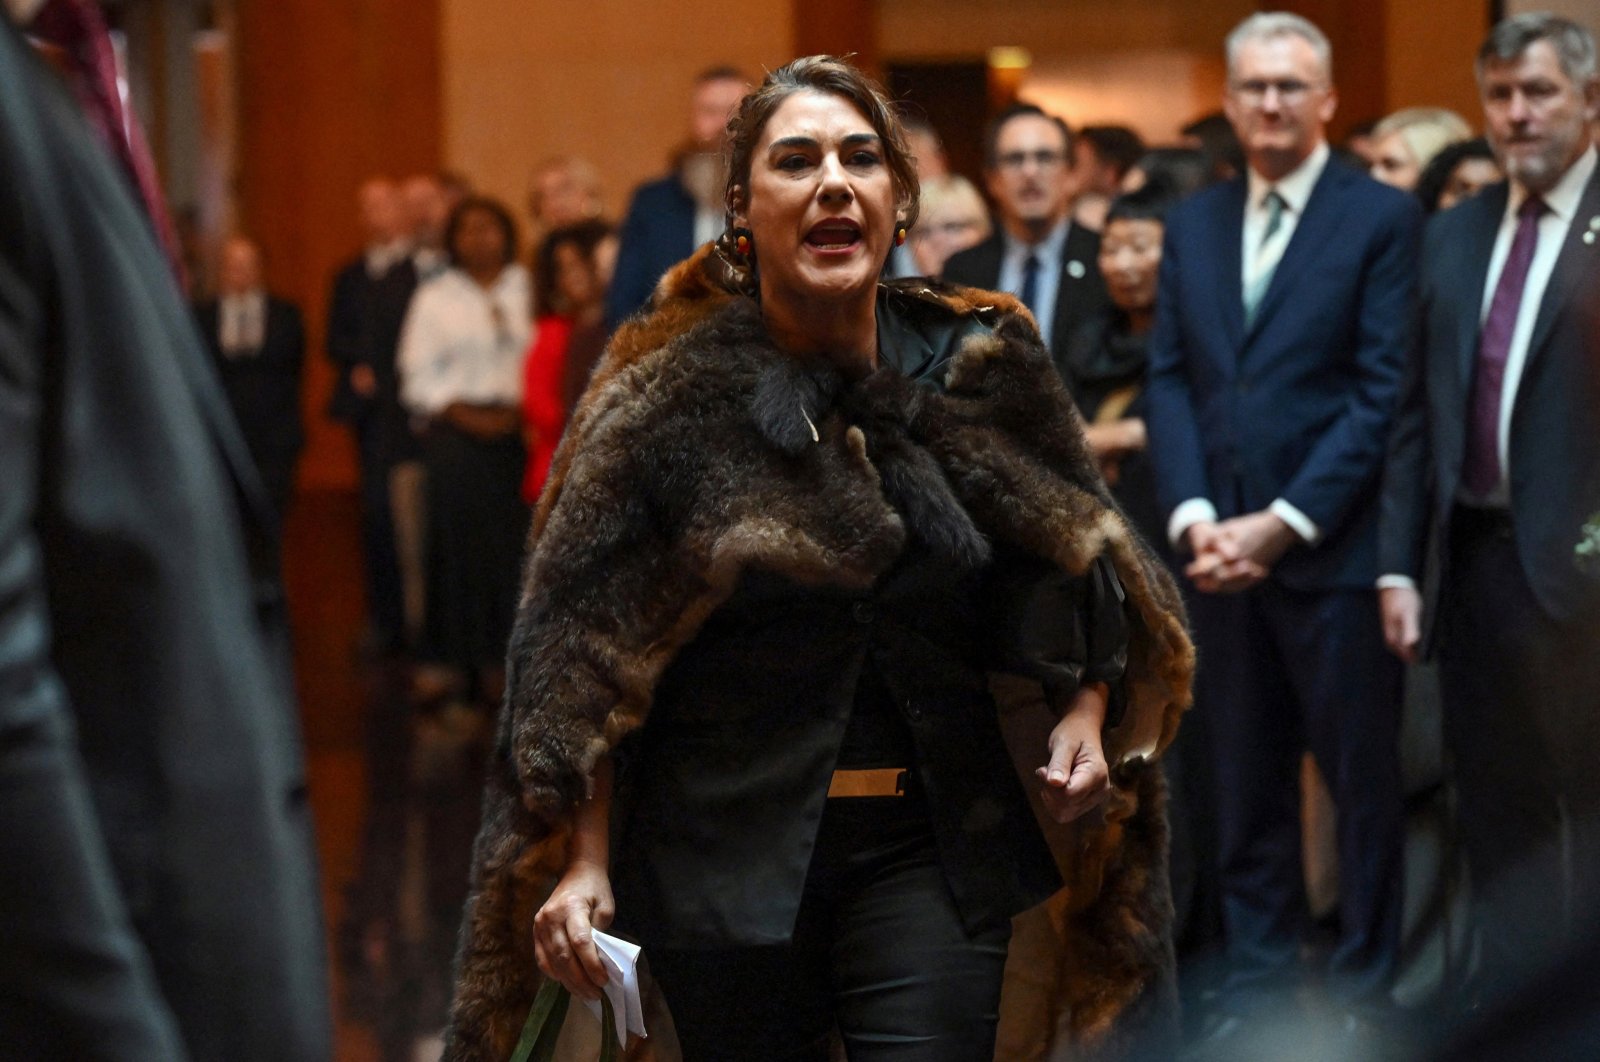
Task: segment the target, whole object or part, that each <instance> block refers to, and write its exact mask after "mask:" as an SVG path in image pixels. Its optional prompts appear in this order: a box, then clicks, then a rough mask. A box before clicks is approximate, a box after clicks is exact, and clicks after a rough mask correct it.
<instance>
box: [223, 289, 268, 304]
mask: <svg viewBox="0 0 1600 1062" xmlns="http://www.w3.org/2000/svg"><path fill="white" fill-rule="evenodd" d="M266 299H267V289H266V288H251V289H250V290H249V291H240V292H235V293H234V294H232V295H223V296H221V297H220V298H219V299H218V300H217V301H219V302H221V303H225V304H227V305H229V306H252V305H255V304H257V303H262V302H265V301H266Z"/></svg>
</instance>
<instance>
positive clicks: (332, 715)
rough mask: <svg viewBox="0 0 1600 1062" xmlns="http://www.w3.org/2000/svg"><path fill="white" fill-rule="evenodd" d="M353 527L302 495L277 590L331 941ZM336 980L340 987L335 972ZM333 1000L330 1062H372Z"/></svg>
mask: <svg viewBox="0 0 1600 1062" xmlns="http://www.w3.org/2000/svg"><path fill="white" fill-rule="evenodd" d="M357 520H358V514H357V504H356V497H355V495H354V493H350V494H344V493H332V492H319V493H304V494H301V495H300V496H299V497H297V498H296V499H295V503H294V507H293V508H292V509H291V511H290V513H289V519H288V523H287V526H286V527H285V530H284V581H285V583H286V585H287V589H288V595H289V608H290V614H291V616H292V619H293V623H294V645H295V668H296V680H297V687H298V692H299V698H300V717H301V721H302V725H303V727H304V732H305V739H306V758H307V762H308V765H309V770H310V782H311V804H312V809H313V813H314V814H315V816H316V824H317V848H318V855H319V857H320V859H321V862H322V881H323V889H322V891H323V899H324V902H325V904H326V912H327V924H328V926H329V927H330V937H331V929H332V927H334V926H337V925H338V924H339V916H340V913H341V911H340V905H341V903H342V896H343V889H344V886H345V885H346V884H348V883H349V881H350V879H351V878H352V877H353V876H354V874H355V871H356V861H357V857H358V852H359V844H360V837H361V824H362V816H363V815H364V813H365V810H366V809H365V803H366V767H365V762H364V756H363V748H362V727H363V715H364V694H363V685H362V677H361V669H360V663H359V656H358V651H357V650H358V641H359V639H360V635H361V621H362V608H363V603H362V596H361V575H360V571H361V568H360V563H361V556H360V544H359V537H358V523H357ZM330 955H331V948H330ZM334 974H335V978H336V979H337V976H338V971H337V968H335V971H334ZM340 996H341V993H340V992H339V987H338V985H337V983H336V984H335V990H334V1004H335V1016H336V1019H337V1034H336V1035H337V1040H336V1050H335V1052H334V1058H335V1060H336V1062H376V1060H377V1058H378V1051H377V1047H376V1045H375V1043H374V1042H373V1039H372V1036H371V1034H370V1033H369V1032H367V1030H365V1029H363V1028H362V1027H361V1026H359V1025H356V1024H355V1023H353V1022H351V1021H348V1020H346V1019H345V1018H344V1016H343V1015H342V1014H341V1013H340V1010H341V1008H340Z"/></svg>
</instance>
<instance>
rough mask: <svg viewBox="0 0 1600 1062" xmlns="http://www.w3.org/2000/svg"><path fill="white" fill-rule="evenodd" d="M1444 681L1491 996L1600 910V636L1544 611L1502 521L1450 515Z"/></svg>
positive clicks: (1466, 513) (1588, 626)
mask: <svg viewBox="0 0 1600 1062" xmlns="http://www.w3.org/2000/svg"><path fill="white" fill-rule="evenodd" d="M1449 548H1450V558H1449V567H1448V568H1447V569H1446V571H1447V582H1446V584H1445V587H1444V590H1443V595H1442V601H1441V605H1440V625H1441V626H1440V629H1439V635H1440V641H1439V680H1440V688H1441V695H1442V697H1443V699H1444V734H1445V747H1446V748H1447V749H1448V750H1449V751H1450V754H1451V757H1452V761H1453V764H1452V766H1453V772H1452V773H1453V777H1454V780H1455V788H1456V794H1457V802H1458V803H1457V821H1458V829H1459V831H1460V835H1461V840H1462V845H1463V847H1464V849H1465V852H1466V856H1467V865H1468V868H1469V870H1470V871H1471V874H1472V893H1473V907H1474V915H1475V918H1474V920H1475V922H1476V923H1477V928H1478V933H1479V940H1480V943H1481V944H1482V948H1483V951H1482V959H1481V963H1480V966H1481V968H1482V973H1483V975H1484V978H1485V980H1486V981H1487V983H1488V987H1490V988H1491V989H1494V988H1499V987H1504V986H1507V985H1510V984H1512V983H1514V982H1515V981H1516V980H1518V979H1519V978H1520V977H1521V976H1523V975H1525V974H1526V973H1527V972H1528V971H1529V970H1531V969H1533V968H1536V967H1538V966H1540V965H1541V964H1543V963H1545V962H1548V961H1551V960H1552V959H1553V958H1554V957H1555V956H1556V955H1557V954H1559V953H1560V952H1561V950H1562V949H1563V948H1564V947H1565V946H1566V944H1567V943H1568V942H1569V941H1570V940H1571V939H1572V938H1573V936H1574V935H1579V936H1581V935H1583V934H1584V933H1585V932H1587V931H1589V930H1590V929H1591V928H1592V927H1593V925H1594V924H1595V919H1596V917H1597V916H1596V914H1595V912H1596V910H1600V829H1597V825H1596V816H1597V815H1600V630H1597V629H1596V623H1595V622H1594V621H1592V620H1591V621H1589V622H1586V623H1585V622H1576V623H1558V622H1556V621H1555V620H1553V619H1551V618H1550V617H1549V616H1548V615H1546V614H1545V612H1544V610H1543V609H1541V608H1540V606H1539V604H1538V601H1537V600H1536V599H1535V598H1534V596H1533V592H1532V591H1531V590H1530V589H1529V587H1528V581H1527V578H1526V576H1525V575H1524V574H1523V570H1522V563H1521V561H1520V560H1519V558H1518V556H1517V544H1516V540H1515V537H1514V535H1513V532H1512V529H1511V524H1510V521H1509V518H1507V517H1506V516H1505V515H1504V514H1498V515H1496V514H1490V513H1481V512H1477V511H1474V510H1472V509H1468V508H1464V507H1463V508H1458V509H1457V510H1456V513H1455V515H1454V517H1453V518H1452V521H1451V535H1450V547H1449Z"/></svg>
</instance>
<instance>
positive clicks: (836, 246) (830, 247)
mask: <svg viewBox="0 0 1600 1062" xmlns="http://www.w3.org/2000/svg"><path fill="white" fill-rule="evenodd" d="M860 243H861V226H860V225H859V224H857V223H856V222H854V221H851V220H850V219H849V218H829V219H828V220H827V221H819V222H817V223H816V224H815V225H813V226H811V229H810V231H809V232H807V233H806V246H808V247H810V248H811V249H812V250H814V251H817V252H818V253H819V254H849V253H850V252H851V251H853V250H855V249H856V247H857V246H859V245H860Z"/></svg>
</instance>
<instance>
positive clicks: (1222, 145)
mask: <svg viewBox="0 0 1600 1062" xmlns="http://www.w3.org/2000/svg"><path fill="white" fill-rule="evenodd" d="M1178 132H1180V133H1182V134H1183V135H1184V136H1186V137H1191V138H1193V139H1194V141H1195V142H1196V143H1198V144H1199V145H1200V150H1201V151H1203V152H1205V154H1206V159H1207V160H1208V162H1209V163H1210V166H1211V179H1212V180H1213V181H1225V180H1228V179H1229V178H1230V177H1235V176H1237V175H1239V174H1241V173H1243V172H1244V166H1245V161H1244V146H1243V145H1242V144H1240V143H1239V134H1238V133H1236V132H1234V131H1233V123H1232V122H1230V121H1228V116H1227V115H1225V114H1223V113H1222V112H1221V111H1214V112H1212V113H1211V114H1207V115H1202V116H1201V117H1199V118H1196V119H1195V120H1194V121H1192V122H1190V123H1189V124H1188V125H1186V126H1184V127H1183V128H1182V129H1180V130H1178Z"/></svg>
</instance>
